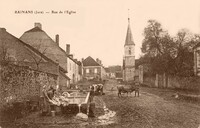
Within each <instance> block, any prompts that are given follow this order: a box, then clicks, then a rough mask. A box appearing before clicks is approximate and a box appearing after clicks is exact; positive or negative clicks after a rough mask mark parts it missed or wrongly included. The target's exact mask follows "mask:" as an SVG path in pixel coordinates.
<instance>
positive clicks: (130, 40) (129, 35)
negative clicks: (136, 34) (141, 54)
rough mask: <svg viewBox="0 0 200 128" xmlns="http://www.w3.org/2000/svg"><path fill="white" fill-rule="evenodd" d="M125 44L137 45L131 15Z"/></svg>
mask: <svg viewBox="0 0 200 128" xmlns="http://www.w3.org/2000/svg"><path fill="white" fill-rule="evenodd" d="M125 45H135V43H134V42H133V36H132V32H131V27H130V18H129V16H128V29H127V33H126V41H125Z"/></svg>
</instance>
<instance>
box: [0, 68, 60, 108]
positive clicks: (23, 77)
mask: <svg viewBox="0 0 200 128" xmlns="http://www.w3.org/2000/svg"><path fill="white" fill-rule="evenodd" d="M0 74H1V75H0V80H1V81H0V83H1V84H0V85H1V86H0V91H1V92H0V99H1V101H0V104H1V105H3V104H4V103H8V102H16V101H24V100H29V99H31V98H35V97H39V96H40V95H41V94H42V87H43V86H47V87H50V86H54V87H55V86H56V85H57V78H58V76H57V75H55V74H50V73H45V72H41V71H36V70H33V69H30V68H27V67H22V66H16V65H6V66H5V65H4V66H3V65H1V66H0Z"/></svg>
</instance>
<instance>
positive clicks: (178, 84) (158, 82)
mask: <svg viewBox="0 0 200 128" xmlns="http://www.w3.org/2000/svg"><path fill="white" fill-rule="evenodd" d="M199 83H200V77H178V76H167V75H164V74H162V75H157V78H156V75H155V76H145V77H144V84H145V85H147V86H149V87H159V88H177V89H186V90H193V91H199V92H200V84H199Z"/></svg>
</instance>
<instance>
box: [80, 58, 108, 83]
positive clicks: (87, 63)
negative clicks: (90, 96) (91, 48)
mask: <svg viewBox="0 0 200 128" xmlns="http://www.w3.org/2000/svg"><path fill="white" fill-rule="evenodd" d="M82 63H83V78H84V79H87V80H93V79H96V80H105V78H106V71H105V68H104V67H103V65H102V64H101V61H100V60H99V59H96V61H95V60H94V59H93V58H92V57H90V56H89V57H87V58H86V59H84V60H83V61H82Z"/></svg>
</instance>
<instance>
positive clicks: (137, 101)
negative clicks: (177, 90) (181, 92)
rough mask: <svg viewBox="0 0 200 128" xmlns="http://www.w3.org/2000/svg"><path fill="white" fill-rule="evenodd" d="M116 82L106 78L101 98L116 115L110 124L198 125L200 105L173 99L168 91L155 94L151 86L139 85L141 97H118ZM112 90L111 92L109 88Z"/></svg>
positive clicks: (149, 127) (138, 127) (136, 127)
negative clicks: (114, 122)
mask: <svg viewBox="0 0 200 128" xmlns="http://www.w3.org/2000/svg"><path fill="white" fill-rule="evenodd" d="M115 85H116V82H115V81H109V82H108V83H107V84H106V86H105V89H106V90H107V91H106V95H105V96H103V97H102V98H103V100H104V102H105V103H106V105H107V107H108V108H109V109H111V110H113V111H115V112H116V113H117V114H116V124H113V125H112V126H113V127H119V128H120V127H129V128H199V127H200V106H198V105H195V104H191V103H188V102H186V101H179V100H174V99H175V98H174V99H173V98H171V97H168V98H167V96H169V94H162V93H160V92H159V89H157V92H158V95H156V94H155V89H154V94H153V93H151V89H145V88H142V89H141V92H140V97H134V94H132V96H129V97H126V96H124V97H123V98H118V97H117V92H116V88H115ZM111 90H114V91H111Z"/></svg>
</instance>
